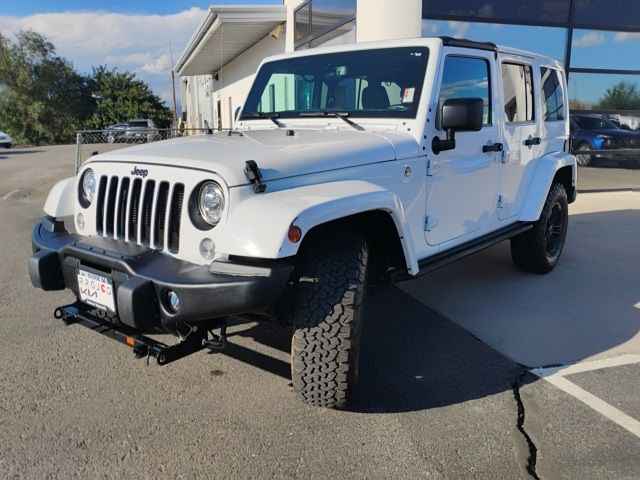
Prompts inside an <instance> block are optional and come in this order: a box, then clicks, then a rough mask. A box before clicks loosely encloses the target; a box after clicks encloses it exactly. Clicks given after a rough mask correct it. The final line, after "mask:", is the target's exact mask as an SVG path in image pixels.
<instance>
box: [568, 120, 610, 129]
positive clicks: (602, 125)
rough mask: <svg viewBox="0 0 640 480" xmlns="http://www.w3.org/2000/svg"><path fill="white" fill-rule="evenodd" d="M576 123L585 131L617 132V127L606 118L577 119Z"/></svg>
mask: <svg viewBox="0 0 640 480" xmlns="http://www.w3.org/2000/svg"><path fill="white" fill-rule="evenodd" d="M575 120H576V123H577V124H578V127H580V128H582V129H584V130H602V129H609V130H617V129H618V127H616V126H615V125H614V124H613V123H612V122H611V121H609V120H607V119H606V118H598V117H575Z"/></svg>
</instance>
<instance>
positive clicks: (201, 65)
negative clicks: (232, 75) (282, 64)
mask: <svg viewBox="0 0 640 480" xmlns="http://www.w3.org/2000/svg"><path fill="white" fill-rule="evenodd" d="M286 20H287V8H286V7H285V6H284V5H229V6H216V7H210V8H209V11H208V13H207V16H206V18H205V19H204V21H203V22H202V23H201V24H200V26H199V27H198V29H197V30H196V33H195V34H194V35H193V37H192V38H191V40H190V41H189V44H188V45H187V48H186V49H185V51H184V52H183V53H182V55H181V56H180V58H179V59H178V62H177V63H176V68H175V69H176V73H177V74H178V75H181V76H186V75H204V74H210V73H213V72H216V71H218V70H220V68H221V67H223V66H224V65H226V64H227V63H229V62H230V61H231V60H233V59H234V58H235V57H237V56H238V55H240V54H241V53H242V52H244V51H245V50H247V49H248V48H249V47H251V46H252V45H254V44H256V43H257V42H259V41H260V40H262V39H263V38H264V37H265V36H267V34H268V33H269V32H270V31H271V30H273V29H274V28H275V27H277V26H278V25H280V24H283V23H285V22H286Z"/></svg>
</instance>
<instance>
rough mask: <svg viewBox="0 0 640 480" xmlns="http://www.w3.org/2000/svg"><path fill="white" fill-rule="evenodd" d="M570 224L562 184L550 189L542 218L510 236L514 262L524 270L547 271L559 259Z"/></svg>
mask: <svg viewBox="0 0 640 480" xmlns="http://www.w3.org/2000/svg"><path fill="white" fill-rule="evenodd" d="M568 225H569V201H568V200H567V192H566V190H565V189H564V186H562V185H561V184H559V183H554V184H553V185H552V186H551V190H549V194H548V195H547V200H546V202H545V204H544V207H543V208H542V214H541V215H540V219H539V220H538V221H537V222H536V223H534V225H533V228H532V229H531V230H528V231H526V232H524V233H521V234H520V235H518V236H516V237H513V238H512V239H511V258H512V260H513V263H514V264H515V265H516V267H518V268H519V269H521V270H524V271H525V272H533V273H548V272H550V271H551V270H553V269H554V268H555V266H556V265H557V264H558V261H559V260H560V254H561V253H562V248H563V247H564V241H565V238H566V236H567V227H568Z"/></svg>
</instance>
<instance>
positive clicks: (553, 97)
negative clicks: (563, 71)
mask: <svg viewBox="0 0 640 480" xmlns="http://www.w3.org/2000/svg"><path fill="white" fill-rule="evenodd" d="M540 78H541V83H542V99H543V101H542V118H544V121H545V122H554V121H556V120H564V119H565V114H564V93H563V91H562V81H561V79H560V72H559V71H558V70H555V69H553V68H546V67H542V68H541V69H540Z"/></svg>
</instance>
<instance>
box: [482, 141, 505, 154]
mask: <svg viewBox="0 0 640 480" xmlns="http://www.w3.org/2000/svg"><path fill="white" fill-rule="evenodd" d="M503 148H504V146H503V145H502V144H501V143H494V144H492V145H483V146H482V151H483V152H484V153H488V152H501V151H502V149H503Z"/></svg>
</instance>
